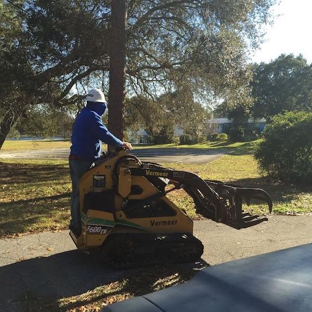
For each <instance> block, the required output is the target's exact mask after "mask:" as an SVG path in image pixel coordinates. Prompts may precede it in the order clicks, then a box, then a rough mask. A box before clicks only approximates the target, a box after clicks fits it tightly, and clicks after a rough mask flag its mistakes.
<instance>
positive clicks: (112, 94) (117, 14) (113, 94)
mask: <svg viewBox="0 0 312 312" xmlns="http://www.w3.org/2000/svg"><path fill="white" fill-rule="evenodd" d="M111 9H112V30H111V35H112V41H111V51H110V73H109V74H110V75H109V77H110V79H109V97H108V102H109V110H108V129H109V130H110V131H111V132H112V133H113V134H114V135H115V136H117V137H118V138H119V139H121V140H123V136H124V97H125V69H126V59H125V45H126V34H125V33H126V31H125V28H126V1H125V0H112V3H111ZM109 149H110V150H111V149H112V147H109Z"/></svg>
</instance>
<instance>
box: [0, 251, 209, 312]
mask: <svg viewBox="0 0 312 312" xmlns="http://www.w3.org/2000/svg"><path fill="white" fill-rule="evenodd" d="M207 266H208V265H207V264H206V263H205V262H204V261H200V262H197V263H189V264H184V265H173V264H171V265H162V266H157V267H155V266H154V267H147V268H140V269H132V270H123V271H116V270H112V269H110V268H108V267H105V266H103V264H102V263H101V262H100V261H99V260H98V259H96V258H95V257H94V255H93V256H91V255H89V254H86V253H82V252H80V251H78V250H73V251H67V252H63V253H59V254H55V255H52V256H49V257H38V258H33V259H27V260H23V261H20V262H16V263H13V264H10V265H7V266H3V267H0V280H1V282H2V285H3V286H4V287H1V289H0V310H1V311H10V312H11V311H39V310H45V311H68V310H71V309H75V308H78V307H82V306H84V305H86V304H90V303H96V302H98V301H101V302H103V301H104V302H105V298H108V297H113V298H115V299H113V302H114V300H115V301H118V295H120V296H121V294H123V293H125V292H130V293H131V294H132V295H134V296H140V295H143V294H147V293H150V292H153V291H155V288H156V289H157V282H159V280H161V279H162V278H166V277H168V276H173V277H172V281H171V282H170V285H169V286H173V285H176V284H180V283H182V282H184V281H186V280H189V279H190V278H192V277H193V276H194V275H195V274H196V273H197V272H198V271H199V270H201V269H203V268H204V267H207ZM125 281H127V282H126V283H125ZM112 283H120V285H122V287H121V288H120V287H119V288H118V287H117V288H115V291H113V292H112V293H109V292H107V289H108V290H109V288H110V287H111V286H110V285H112ZM99 287H103V290H102V291H101V288H99ZM96 288H99V290H100V291H99V290H98V291H96V292H95V294H93V295H89V296H86V297H81V298H80V299H79V298H76V299H70V300H68V302H67V301H66V303H65V304H63V306H62V307H60V304H59V300H60V299H63V298H69V297H73V296H80V295H83V294H85V293H89V292H92V291H93V290H94V289H96ZM104 290H105V291H104ZM120 296H119V297H120ZM111 301H112V299H111V298H110V299H109V303H113V302H111Z"/></svg>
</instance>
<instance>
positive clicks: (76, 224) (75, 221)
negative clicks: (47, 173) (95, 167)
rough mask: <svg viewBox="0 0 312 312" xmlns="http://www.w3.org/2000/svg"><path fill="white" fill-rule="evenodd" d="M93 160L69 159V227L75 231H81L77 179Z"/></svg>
mask: <svg viewBox="0 0 312 312" xmlns="http://www.w3.org/2000/svg"><path fill="white" fill-rule="evenodd" d="M92 163H93V160H71V159H70V160H69V169H70V177H71V181H72V194H71V205H70V213H71V220H70V224H69V228H70V229H71V230H73V229H74V230H75V231H77V232H79V231H81V217H80V204H79V180H80V178H81V177H82V176H83V174H84V173H85V172H86V171H87V170H88V169H89V168H90V166H91V164H92Z"/></svg>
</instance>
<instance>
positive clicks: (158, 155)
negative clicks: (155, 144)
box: [0, 147, 224, 164]
mask: <svg viewBox="0 0 312 312" xmlns="http://www.w3.org/2000/svg"><path fill="white" fill-rule="evenodd" d="M129 153H131V154H133V155H135V156H137V157H138V158H140V159H141V160H142V161H150V162H158V163H172V162H180V163H193V164H202V163H207V162H209V161H212V160H215V159H217V158H220V157H221V156H222V155H224V153H223V152H221V151H217V150H215V151H214V150H208V149H196V148H157V149H156V148H151V149H145V148H144V149H143V148H137V147H135V148H134V149H133V150H131V151H129ZM68 154H69V150H68V149H67V148H58V149H47V150H26V151H14V152H3V151H0V158H14V159H25V158H30V159H67V158H68Z"/></svg>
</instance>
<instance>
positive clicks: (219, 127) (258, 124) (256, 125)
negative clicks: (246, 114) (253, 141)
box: [207, 118, 266, 133]
mask: <svg viewBox="0 0 312 312" xmlns="http://www.w3.org/2000/svg"><path fill="white" fill-rule="evenodd" d="M232 123H233V122H232V120H230V119H228V118H213V119H209V120H207V128H208V131H209V132H211V133H229V131H230V129H231V127H232ZM265 125H266V120H265V119H264V118H261V119H249V120H248V121H247V125H246V129H250V130H252V129H257V131H258V132H259V133H261V132H262V131H263V130H264V127H265Z"/></svg>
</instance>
